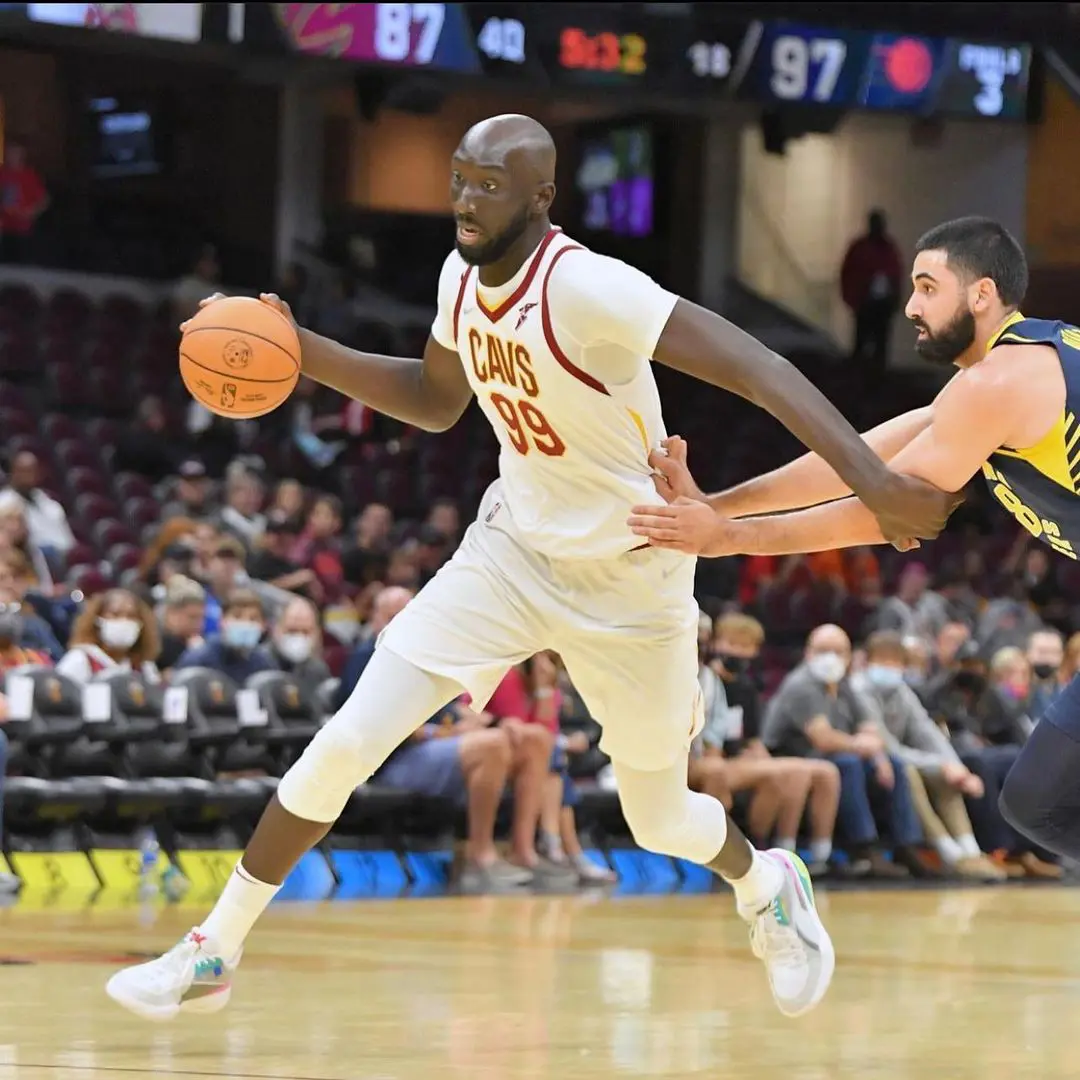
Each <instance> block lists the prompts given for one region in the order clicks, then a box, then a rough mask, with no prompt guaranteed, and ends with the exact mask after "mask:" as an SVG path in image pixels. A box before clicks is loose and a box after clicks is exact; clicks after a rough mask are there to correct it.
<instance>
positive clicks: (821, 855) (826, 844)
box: [810, 840, 832, 862]
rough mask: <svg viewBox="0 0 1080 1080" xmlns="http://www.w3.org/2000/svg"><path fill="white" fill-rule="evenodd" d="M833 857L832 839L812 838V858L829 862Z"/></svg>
mask: <svg viewBox="0 0 1080 1080" xmlns="http://www.w3.org/2000/svg"><path fill="white" fill-rule="evenodd" d="M831 857H832V840H811V841H810V858H811V859H813V861H814V862H828V861H829V859H830V858H831Z"/></svg>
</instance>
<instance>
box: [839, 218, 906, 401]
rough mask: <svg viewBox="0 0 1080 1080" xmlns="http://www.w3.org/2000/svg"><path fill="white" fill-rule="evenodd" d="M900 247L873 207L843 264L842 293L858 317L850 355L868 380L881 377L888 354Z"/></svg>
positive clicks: (896, 300)
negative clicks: (864, 229)
mask: <svg viewBox="0 0 1080 1080" xmlns="http://www.w3.org/2000/svg"><path fill="white" fill-rule="evenodd" d="M900 263H901V260H900V249H899V248H898V247H897V245H896V241H895V240H893V238H892V237H891V236H889V234H888V231H887V229H886V223H885V213H884V211H882V210H871V211H870V214H869V216H868V217H867V230H866V233H865V235H863V236H860V237H859V238H858V239H856V240H854V241H852V243H851V246H850V247H849V248H848V249H847V253H846V254H845V255H844V262H843V265H842V266H841V267H840V294H841V296H842V297H843V299H844V303H845V304H847V306H848V307H849V308H850V309H851V312H852V314H853V315H854V317H855V340H854V343H853V345H852V350H851V356H852V359H853V360H854V361H856V362H857V363H858V364H859V366H860V374H862V375H863V376H865V377H866V378H867V379H868V380H869V379H872V378H880V377H881V376H882V375H883V374H884V372H885V366H886V364H887V362H888V357H889V332H890V329H891V327H892V321H893V318H894V317H895V315H896V310H897V307H898V306H899V301H900V288H901V282H902V281H903V276H904V273H903V269H902V268H901V265H900Z"/></svg>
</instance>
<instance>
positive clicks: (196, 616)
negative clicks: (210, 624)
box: [158, 574, 206, 675]
mask: <svg viewBox="0 0 1080 1080" xmlns="http://www.w3.org/2000/svg"><path fill="white" fill-rule="evenodd" d="M205 622H206V590H205V589H204V588H203V587H202V586H201V585H200V584H199V583H198V582H197V581H192V580H191V578H187V577H183V576H182V575H179V574H176V575H174V576H173V577H172V578H171V579H170V580H169V584H168V586H167V587H166V589H165V599H164V603H163V604H162V608H161V655H160V656H159V657H158V666H159V667H160V668H161V670H162V671H163V672H164V673H165V674H166V675H167V674H168V673H169V672H170V671H171V670H172V669H173V668H174V667H175V666H176V662H177V661H178V660H179V659H180V657H181V656H183V655H184V653H185V652H187V651H188V649H194V648H197V647H198V646H199V645H201V644H202V643H203V636H202V635H203V626H204V624H205Z"/></svg>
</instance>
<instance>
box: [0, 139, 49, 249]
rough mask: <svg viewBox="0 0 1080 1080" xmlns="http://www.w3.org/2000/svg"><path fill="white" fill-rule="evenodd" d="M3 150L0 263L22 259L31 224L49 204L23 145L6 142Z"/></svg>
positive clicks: (0, 204) (0, 178) (47, 196)
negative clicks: (5, 151)
mask: <svg viewBox="0 0 1080 1080" xmlns="http://www.w3.org/2000/svg"><path fill="white" fill-rule="evenodd" d="M6 150H7V153H6V155H5V157H4V160H3V163H2V164H0V262H26V261H28V260H29V258H30V257H31V252H30V248H29V245H30V241H31V237H32V236H33V232H34V225H35V224H36V223H37V220H38V218H39V217H40V216H41V215H42V214H43V213H44V212H45V210H46V209H48V206H49V193H48V192H47V191H46V190H45V184H44V183H43V181H42V179H41V175H40V173H38V171H37V169H35V168H34V167H33V166H32V165H31V164H30V162H29V161H28V160H27V156H26V148H25V147H24V146H23V145H22V144H21V143H17V142H9V143H8V144H7V147H6Z"/></svg>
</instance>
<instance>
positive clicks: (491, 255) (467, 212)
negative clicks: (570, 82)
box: [450, 113, 555, 284]
mask: <svg viewBox="0 0 1080 1080" xmlns="http://www.w3.org/2000/svg"><path fill="white" fill-rule="evenodd" d="M554 197H555V142H554V140H553V139H552V137H551V133H550V132H549V131H548V130H547V128H545V127H544V125H543V124H541V123H539V122H538V121H536V120H534V119H533V118H532V117H531V116H521V115H519V114H516V113H510V114H506V115H504V116H492V117H489V118H488V119H487V120H481V121H480V123H478V124H474V125H473V126H472V127H471V128H469V130H468V131H467V132H465V135H464V137H463V138H462V140H461V142H460V143H459V144H458V148H457V150H456V151H455V152H454V159H453V163H452V172H451V177H450V200H451V203H452V205H453V208H454V218H455V220H456V222H457V227H458V228H457V250H458V253H459V254H460V255H461V257H462V258H463V259H464V260H465V261H466V262H468V263H472V264H473V265H474V266H479V267H485V268H487V269H486V271H485V273H484V274H482V275H481V279H482V280H485V279H491V280H486V283H487V284H497V283H498V282H499V281H500V280H506V279H507V278H508V277H512V276H513V274H514V273H516V272H517V270H518V268H519V267H520V266H521V263H522V262H523V261H524V258H525V257H526V256H527V255H528V253H529V252H530V251H532V250H533V248H535V246H536V244H537V243H538V242H539V240H540V238H541V237H542V236H543V234H544V233H545V232H547V230H548V229H549V228H550V227H551V223H550V222H549V220H548V210H549V208H550V206H551V201H552V199H553V198H554Z"/></svg>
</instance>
